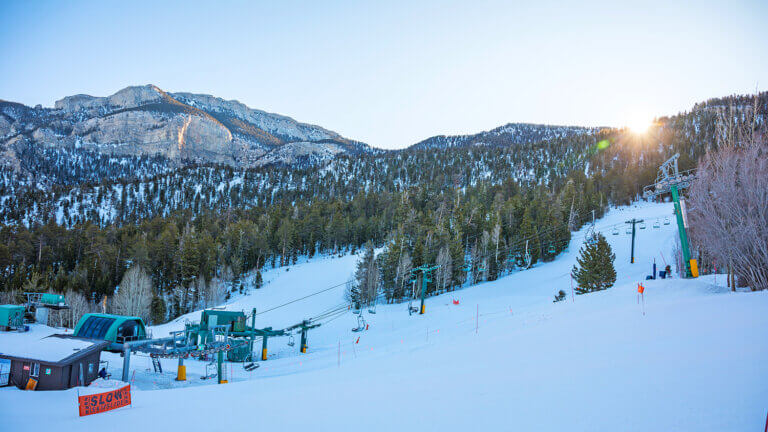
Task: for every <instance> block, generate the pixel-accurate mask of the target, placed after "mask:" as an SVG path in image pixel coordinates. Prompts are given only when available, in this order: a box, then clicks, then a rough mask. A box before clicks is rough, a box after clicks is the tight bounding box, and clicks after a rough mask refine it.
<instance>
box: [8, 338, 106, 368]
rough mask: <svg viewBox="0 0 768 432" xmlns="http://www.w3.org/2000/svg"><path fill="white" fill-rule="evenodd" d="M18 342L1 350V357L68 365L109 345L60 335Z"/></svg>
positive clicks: (103, 342)
mask: <svg viewBox="0 0 768 432" xmlns="http://www.w3.org/2000/svg"><path fill="white" fill-rule="evenodd" d="M18 342H19V343H15V344H13V345H9V346H3V347H2V348H0V357H5V358H15V359H28V360H38V361H41V362H48V363H63V364H66V363H68V362H69V361H71V360H73V359H74V358H77V357H80V356H83V355H86V354H88V353H91V352H93V351H96V350H98V351H101V350H102V349H104V348H105V347H106V346H107V345H108V344H109V343H108V342H106V341H94V340H88V339H82V338H77V337H73V336H69V335H58V334H55V335H51V336H48V337H44V338H42V339H22V340H20V341H18Z"/></svg>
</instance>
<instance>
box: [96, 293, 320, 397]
mask: <svg viewBox="0 0 768 432" xmlns="http://www.w3.org/2000/svg"><path fill="white" fill-rule="evenodd" d="M247 318H248V316H246V314H245V312H242V311H225V310H216V309H206V310H204V311H203V312H202V314H201V319H200V322H199V323H186V324H185V326H184V330H179V331H174V332H170V333H169V334H170V336H168V337H164V338H157V339H143V340H135V341H125V342H123V343H117V342H113V343H112V344H110V345H109V347H108V348H109V349H111V350H114V351H117V352H121V353H122V356H123V373H122V380H123V381H128V379H129V371H130V358H131V353H132V352H143V353H146V354H149V355H150V357H154V358H175V359H178V362H179V363H178V371H177V375H176V380H177V381H185V380H186V366H185V365H184V359H187V358H190V357H191V358H208V356H209V355H215V361H216V370H217V377H218V382H219V384H225V383H227V382H228V380H227V377H226V368H225V367H224V361H225V355H226V359H227V360H228V361H232V362H246V361H249V359H250V360H251V362H252V361H253V348H254V345H255V339H256V338H257V337H261V340H262V344H261V360H262V361H264V360H267V340H268V339H269V338H271V337H277V336H290V335H291V332H293V331H295V330H298V331H300V332H301V347H300V352H301V353H302V354H306V352H307V350H308V346H309V345H308V342H307V340H308V335H307V334H308V332H309V330H311V329H314V328H317V327H319V326H320V323H317V322H314V320H313V319H305V320H303V321H301V322H300V323H298V324H295V325H292V326H289V327H286V328H284V329H273V328H272V327H265V328H256V309H255V308H254V309H253V310H252V311H251V314H250V319H251V325H250V326H249V325H246V321H247ZM251 370H252V369H251Z"/></svg>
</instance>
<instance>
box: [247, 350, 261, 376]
mask: <svg viewBox="0 0 768 432" xmlns="http://www.w3.org/2000/svg"><path fill="white" fill-rule="evenodd" d="M258 367H259V364H258V363H255V362H254V361H253V352H250V353H248V355H247V356H246V357H245V360H243V370H245V371H246V372H253V371H254V370H256V369H257V368H258Z"/></svg>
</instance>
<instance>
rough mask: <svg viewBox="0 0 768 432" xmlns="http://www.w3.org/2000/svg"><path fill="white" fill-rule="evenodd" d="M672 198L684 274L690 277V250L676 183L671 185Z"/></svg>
mask: <svg viewBox="0 0 768 432" xmlns="http://www.w3.org/2000/svg"><path fill="white" fill-rule="evenodd" d="M671 189H672V200H673V201H674V202H675V216H676V218H677V231H678V234H680V249H681V250H682V252H683V265H684V266H685V276H686V277H691V251H690V249H689V248H688V234H687V233H686V232H685V219H683V211H682V206H681V205H680V195H679V194H678V191H677V185H672V188H671Z"/></svg>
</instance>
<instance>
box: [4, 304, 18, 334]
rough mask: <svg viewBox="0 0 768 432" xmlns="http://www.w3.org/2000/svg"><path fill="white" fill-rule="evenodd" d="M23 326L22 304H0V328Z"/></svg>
mask: <svg viewBox="0 0 768 432" xmlns="http://www.w3.org/2000/svg"><path fill="white" fill-rule="evenodd" d="M22 327H24V306H19V305H0V330H5V331H8V330H14V329H18V328H22Z"/></svg>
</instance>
